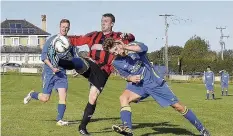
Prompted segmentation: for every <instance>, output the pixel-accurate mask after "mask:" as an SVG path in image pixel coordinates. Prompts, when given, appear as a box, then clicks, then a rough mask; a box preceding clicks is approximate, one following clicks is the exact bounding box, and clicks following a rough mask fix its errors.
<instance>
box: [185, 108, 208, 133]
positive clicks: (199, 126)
mask: <svg viewBox="0 0 233 136" xmlns="http://www.w3.org/2000/svg"><path fill="white" fill-rule="evenodd" d="M182 114H183V116H184V117H185V118H186V119H187V120H189V122H190V123H192V124H193V125H194V126H195V127H196V128H197V130H198V131H202V130H203V128H204V127H203V125H202V124H201V122H200V121H199V120H198V119H197V117H196V115H195V114H194V113H193V112H192V111H191V110H189V109H186V110H185V112H183V113H182Z"/></svg>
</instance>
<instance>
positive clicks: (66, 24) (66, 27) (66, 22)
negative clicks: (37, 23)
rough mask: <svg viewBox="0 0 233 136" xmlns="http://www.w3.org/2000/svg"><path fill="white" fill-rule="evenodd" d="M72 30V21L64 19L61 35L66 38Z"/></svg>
mask: <svg viewBox="0 0 233 136" xmlns="http://www.w3.org/2000/svg"><path fill="white" fill-rule="evenodd" d="M69 30H70V21H69V20H68V19H62V20H61V21H60V34H61V35H63V36H66V35H67V33H68V32H69Z"/></svg>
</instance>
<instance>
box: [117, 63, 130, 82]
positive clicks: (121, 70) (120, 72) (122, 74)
mask: <svg viewBox="0 0 233 136" xmlns="http://www.w3.org/2000/svg"><path fill="white" fill-rule="evenodd" d="M113 67H114V69H115V70H116V71H117V73H119V74H120V76H121V77H122V78H124V79H126V78H127V77H128V76H129V75H130V73H128V72H126V71H124V70H123V69H122V68H120V67H119V63H118V62H117V61H115V60H114V61H113Z"/></svg>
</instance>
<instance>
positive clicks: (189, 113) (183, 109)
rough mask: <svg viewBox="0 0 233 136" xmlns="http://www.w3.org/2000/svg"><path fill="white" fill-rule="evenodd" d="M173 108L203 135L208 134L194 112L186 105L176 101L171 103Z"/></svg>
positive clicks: (207, 135) (208, 135) (206, 135)
mask: <svg viewBox="0 0 233 136" xmlns="http://www.w3.org/2000/svg"><path fill="white" fill-rule="evenodd" d="M171 107H173V108H174V109H175V110H177V111H178V112H179V113H181V114H182V115H183V116H184V117H185V118H186V119H187V120H188V121H189V122H190V123H191V124H192V125H193V126H195V127H196V129H197V130H198V131H199V132H200V133H201V134H202V135H203V136H210V134H209V132H208V131H207V130H206V128H205V127H204V126H203V125H202V123H201V122H200V120H199V119H198V118H197V116H196V115H195V113H193V111H192V110H191V109H188V108H187V107H186V106H184V105H183V104H181V103H180V102H177V103H175V104H173V105H171Z"/></svg>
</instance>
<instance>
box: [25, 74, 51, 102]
mask: <svg viewBox="0 0 233 136" xmlns="http://www.w3.org/2000/svg"><path fill="white" fill-rule="evenodd" d="M43 75H44V74H43ZM42 80H43V92H42V93H40V92H35V91H34V90H32V91H30V92H29V93H28V95H27V96H26V97H25V98H24V104H27V103H28V102H29V101H30V100H31V99H34V100H40V101H42V102H47V101H49V99H50V95H51V93H52V89H53V85H54V79H53V76H43V79H42Z"/></svg>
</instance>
